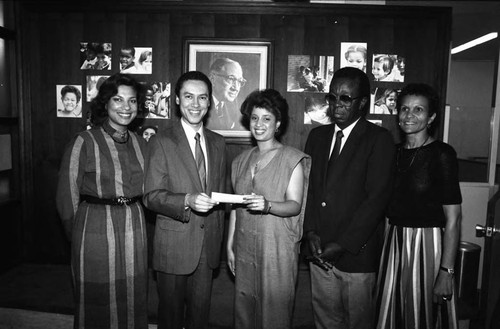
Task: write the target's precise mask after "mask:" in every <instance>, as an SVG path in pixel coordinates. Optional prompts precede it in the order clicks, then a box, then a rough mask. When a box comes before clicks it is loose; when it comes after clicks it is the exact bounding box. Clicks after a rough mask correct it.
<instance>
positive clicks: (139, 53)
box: [120, 46, 153, 74]
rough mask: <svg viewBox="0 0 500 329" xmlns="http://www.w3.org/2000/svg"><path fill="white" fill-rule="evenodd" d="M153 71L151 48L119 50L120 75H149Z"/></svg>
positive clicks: (124, 48) (129, 47)
mask: <svg viewBox="0 0 500 329" xmlns="http://www.w3.org/2000/svg"><path fill="white" fill-rule="evenodd" d="M152 70H153V48H151V47H131V46H123V47H121V48H120V73H127V74H151V72H152Z"/></svg>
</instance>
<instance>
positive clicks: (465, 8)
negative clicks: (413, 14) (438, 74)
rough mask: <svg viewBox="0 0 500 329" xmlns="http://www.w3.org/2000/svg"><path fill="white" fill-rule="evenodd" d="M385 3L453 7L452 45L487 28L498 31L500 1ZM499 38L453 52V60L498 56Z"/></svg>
mask: <svg viewBox="0 0 500 329" xmlns="http://www.w3.org/2000/svg"><path fill="white" fill-rule="evenodd" d="M386 4H387V5H406V6H410V5H411V6H439V7H452V12H453V14H452V33H451V35H452V47H456V46H459V45H461V44H463V43H465V42H468V41H471V40H473V39H476V38H478V37H480V36H483V35H485V34H487V33H490V32H499V33H500V1H390V0H387V1H386ZM499 50H500V42H499V38H497V39H494V40H491V41H488V42H487V43H484V44H482V45H479V46H476V47H474V48H470V49H467V50H465V51H462V52H460V53H458V54H454V55H452V60H492V61H495V60H497V59H498V55H499Z"/></svg>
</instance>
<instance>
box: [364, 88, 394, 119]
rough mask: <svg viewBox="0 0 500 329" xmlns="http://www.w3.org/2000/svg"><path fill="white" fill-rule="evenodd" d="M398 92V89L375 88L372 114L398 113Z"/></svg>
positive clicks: (371, 107) (371, 104) (372, 96)
mask: <svg viewBox="0 0 500 329" xmlns="http://www.w3.org/2000/svg"><path fill="white" fill-rule="evenodd" d="M398 93H399V90H398V89H392V88H379V87H376V88H373V89H372V94H371V101H370V114H388V115H396V114H398V111H397V109H396V101H397V100H398Z"/></svg>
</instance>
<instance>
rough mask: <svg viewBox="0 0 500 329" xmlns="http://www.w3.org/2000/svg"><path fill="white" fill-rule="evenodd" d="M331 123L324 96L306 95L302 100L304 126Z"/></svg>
mask: <svg viewBox="0 0 500 329" xmlns="http://www.w3.org/2000/svg"><path fill="white" fill-rule="evenodd" d="M330 123H332V121H331V119H330V117H329V116H328V104H327V103H326V100H325V95H324V94H308V95H307V96H306V97H305V98H304V124H305V125H317V126H319V125H328V124H330Z"/></svg>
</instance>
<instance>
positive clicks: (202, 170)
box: [194, 133, 207, 191]
mask: <svg viewBox="0 0 500 329" xmlns="http://www.w3.org/2000/svg"><path fill="white" fill-rule="evenodd" d="M194 139H195V140H196V146H195V158H196V166H197V167H198V174H199V175H200V180H201V187H202V188H203V191H205V189H206V185H207V169H206V167H205V156H204V155H203V150H202V149H201V144H200V134H199V133H196V136H195V137H194Z"/></svg>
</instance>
